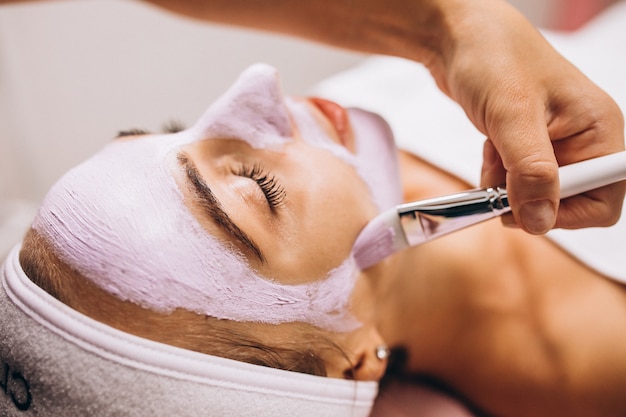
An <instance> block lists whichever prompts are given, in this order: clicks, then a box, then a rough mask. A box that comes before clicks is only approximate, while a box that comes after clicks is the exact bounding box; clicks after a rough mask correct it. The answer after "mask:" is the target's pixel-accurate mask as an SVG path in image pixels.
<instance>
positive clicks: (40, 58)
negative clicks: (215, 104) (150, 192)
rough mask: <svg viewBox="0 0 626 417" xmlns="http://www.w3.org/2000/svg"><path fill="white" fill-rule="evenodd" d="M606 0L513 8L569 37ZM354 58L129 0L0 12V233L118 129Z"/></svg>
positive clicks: (311, 79)
mask: <svg viewBox="0 0 626 417" xmlns="http://www.w3.org/2000/svg"><path fill="white" fill-rule="evenodd" d="M609 1H610V0H596V1H589V0H587V1H585V0H552V1H542V0H526V1H523V0H517V1H514V3H515V5H516V6H517V7H518V8H519V9H520V10H521V11H522V12H523V13H525V14H526V15H527V16H528V17H529V18H530V19H531V20H532V21H533V22H534V23H535V24H537V25H539V26H543V27H551V28H564V29H569V28H574V27H576V26H577V25H580V24H581V23H582V22H583V21H584V20H585V19H586V18H587V17H588V16H590V15H592V14H594V13H595V11H596V9H600V8H601V7H602V6H604V5H605V3H606V2H609ZM361 59H363V56H362V55H359V54H355V53H350V52H346V51H342V50H337V49H333V48H329V47H326V46H321V45H316V44H312V43H309V42H305V41H301V40H296V39H290V38H286V37H281V36H276V35H270V34H267V33H261V32H256V31H249V30H242V29H234V28H227V27H223V26H216V25H209V24H204V23H198V22H195V21H191V20H188V19H184V18H181V17H177V16H175V15H172V14H168V13H166V12H163V11H161V10H160V9H156V8H153V7H151V6H147V5H145V4H143V3H139V2H135V1H132V0H126V1H124V0H91V1H76V0H75V1H67V0H66V1H58V2H50V3H46V2H39V3H26V4H19V5H8V6H0V232H3V233H5V232H6V231H7V230H14V233H15V234H18V235H19V234H20V233H21V228H22V227H23V223H24V221H25V219H26V220H28V218H29V216H31V215H32V211H29V208H32V207H35V206H36V205H37V203H38V202H39V201H40V199H41V198H42V197H43V195H44V193H45V191H46V190H47V189H48V188H49V187H50V186H51V185H52V183H53V182H54V181H55V180H56V179H57V178H58V177H59V176H60V175H61V174H62V173H63V172H65V171H66V170H67V169H68V168H69V167H71V166H73V165H75V164H76V163H78V162H80V161H81V160H83V159H85V158H86V157H87V156H89V155H91V154H92V153H94V152H95V151H96V150H97V149H99V148H100V147H102V145H103V144H104V143H106V142H108V141H109V140H111V138H113V137H114V136H115V134H116V133H117V132H118V131H119V130H122V129H127V128H131V127H140V128H146V129H149V130H154V131H156V130H159V129H160V128H161V126H162V125H163V123H165V122H167V121H169V120H177V121H181V122H183V123H185V124H191V123H192V122H193V121H194V120H195V119H196V118H197V117H198V116H199V115H200V114H201V113H202V112H203V111H204V109H205V108H206V107H207V106H208V104H210V103H211V102H212V101H213V100H214V99H215V98H216V97H217V95H219V94H220V93H221V92H223V91H224V90H225V89H226V88H227V87H228V86H229V85H230V83H231V82H232V81H233V80H234V78H235V77H236V75H237V74H238V73H239V72H240V71H241V70H242V69H244V68H245V67H247V66H248V65H249V64H251V63H254V62H258V61H263V62H267V63H270V64H272V65H274V66H276V67H277V68H278V69H279V70H280V72H281V76H282V80H283V85H284V88H285V91H286V92H287V93H289V94H293V95H298V94H303V93H305V92H306V90H307V89H308V87H309V86H311V85H312V84H314V83H315V82H317V81H319V80H321V79H323V78H324V77H326V76H328V75H331V74H333V73H336V72H338V71H340V70H342V69H345V68H348V67H350V66H353V65H354V64H356V63H358V62H359V61H360V60H361ZM7 233H8V232H6V233H5V240H6V239H9V240H11V239H13V238H14V237H13V236H10V237H8V238H7V237H6V236H7ZM8 234H11V233H8ZM1 241H2V236H0V255H1V254H2V242H1Z"/></svg>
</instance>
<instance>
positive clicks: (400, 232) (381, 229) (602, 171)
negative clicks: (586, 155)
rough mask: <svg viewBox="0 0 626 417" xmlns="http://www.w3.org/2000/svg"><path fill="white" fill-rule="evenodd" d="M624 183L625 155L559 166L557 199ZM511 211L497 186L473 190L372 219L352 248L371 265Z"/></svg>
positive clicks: (361, 260) (357, 257)
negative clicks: (558, 195) (559, 188)
mask: <svg viewBox="0 0 626 417" xmlns="http://www.w3.org/2000/svg"><path fill="white" fill-rule="evenodd" d="M625 179H626V151H623V152H619V153H615V154H610V155H605V156H601V157H598V158H593V159H589V160H586V161H582V162H577V163H574V164H571V165H565V166H562V167H560V168H559V180H560V185H561V199H564V198H567V197H571V196H574V195H576V194H580V193H582V192H585V191H589V190H593V189H595V188H599V187H602V186H604V185H608V184H612V183H614V182H618V181H622V180H625ZM510 211H511V208H510V207H509V201H508V196H507V192H506V190H505V189H504V188H502V187H489V188H480V189H473V190H468V191H463V192H460V193H455V194H451V195H447V196H443V197H437V198H431V199H428V200H422V201H416V202H413V203H407V204H401V205H399V206H396V207H394V208H392V209H390V210H387V211H384V212H383V213H381V214H379V215H378V216H376V217H375V218H374V219H373V220H372V221H370V222H369V223H368V224H367V225H366V226H365V228H364V229H363V230H362V231H361V233H360V234H359V236H358V237H357V239H356V242H355V244H354V247H353V254H354V258H355V260H356V263H357V265H358V266H359V267H360V268H361V269H365V268H367V267H370V266H372V265H374V264H376V263H377V262H379V261H381V260H382V259H384V258H386V257H387V256H390V255H392V254H394V253H396V252H398V251H401V250H403V249H406V248H409V247H413V246H417V245H421V244H422V243H426V242H429V241H431V240H433V239H436V238H438V237H440V236H444V235H447V234H449V233H452V232H455V231H457V230H461V229H464V228H466V227H468V226H472V225H474V224H477V223H480V222H483V221H485V220H488V219H491V218H493V217H497V216H501V215H503V214H505V213H508V212H510Z"/></svg>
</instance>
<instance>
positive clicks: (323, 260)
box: [35, 65, 400, 331]
mask: <svg viewBox="0 0 626 417" xmlns="http://www.w3.org/2000/svg"><path fill="white" fill-rule="evenodd" d="M68 174H69V175H68V178H67V179H62V180H61V181H60V185H57V186H55V187H57V188H60V190H57V191H56V192H51V193H50V195H49V197H48V198H47V201H46V202H44V205H43V207H42V211H41V212H40V215H39V219H38V220H37V221H36V223H35V225H36V228H39V229H40V232H41V231H43V232H46V231H47V232H48V233H47V234H48V238H49V239H52V240H54V239H57V242H56V244H57V245H56V246H57V249H58V251H60V252H61V254H63V253H65V257H64V256H61V257H62V258H64V260H65V261H66V262H67V263H69V264H70V265H71V266H73V267H75V268H76V269H77V270H78V271H79V272H81V273H82V274H83V275H85V276H86V277H87V278H89V279H92V280H93V281H94V282H95V283H96V284H98V285H99V286H101V287H102V288H103V289H105V290H107V291H109V292H111V293H113V294H114V295H116V296H117V297H118V298H120V299H122V300H129V301H133V302H135V303H137V304H139V305H142V306H144V307H147V308H151V309H156V310H162V311H163V310H165V311H171V310H173V309H176V308H185V309H189V310H191V311H195V312H197V313H200V314H206V315H210V316H214V317H217V318H224V319H231V320H236V321H258V322H266V323H273V324H276V323H280V322H286V321H301V322H308V323H310V324H313V325H316V326H319V327H323V328H328V329H332V330H340V331H341V330H344V331H345V330H348V329H349V328H353V327H354V326H355V323H356V322H357V321H358V317H357V320H356V321H355V320H354V317H351V316H350V315H349V314H348V313H347V310H349V304H350V297H351V294H352V291H353V289H354V287H355V285H356V280H357V278H358V275H359V271H358V270H357V269H356V265H355V263H354V260H353V259H352V256H351V250H352V245H353V243H354V241H355V239H356V237H357V235H358V233H359V232H360V231H361V229H362V228H363V227H364V226H365V224H366V223H367V222H368V221H369V220H370V219H371V218H372V217H374V216H375V215H376V214H377V213H378V212H379V211H380V210H381V209H384V208H387V207H390V206H392V205H395V204H397V203H398V202H399V198H400V190H399V184H400V181H399V178H398V173H397V166H396V164H395V148H394V146H393V142H392V138H391V135H390V132H389V129H388V127H387V126H386V124H384V122H382V120H381V119H380V118H378V117H376V116H374V115H371V114H369V113H365V112H362V111H358V110H350V111H346V110H344V109H343V108H341V107H339V106H338V105H336V104H334V103H331V102H327V101H324V100H319V99H307V100H293V99H285V98H284V97H283V96H282V93H281V91H280V88H279V85H278V81H277V79H276V74H275V71H274V70H273V69H272V68H270V67H267V66H265V65H257V66H253V67H251V68H250V69H248V70H247V71H246V72H244V74H243V75H242V76H241V77H240V79H239V80H238V81H237V83H236V84H235V85H233V87H231V89H230V90H228V91H227V92H226V94H224V96H222V97H221V98H220V99H219V100H218V101H217V102H216V103H214V105H212V106H211V107H210V108H209V109H208V110H207V112H206V113H205V114H204V115H203V116H202V117H201V119H200V120H199V121H198V122H197V123H196V125H194V126H193V127H192V128H191V129H188V130H186V131H183V132H180V133H178V134H173V135H156V136H138V137H131V138H126V139H123V140H119V141H116V142H115V143H113V144H111V145H109V146H108V147H107V148H105V150H103V151H102V152H101V153H100V154H98V155H96V156H95V157H94V158H92V159H91V160H90V161H88V162H87V163H85V164H83V165H82V166H79V167H78V168H77V170H75V171H74V172H73V173H72V172H70V173H68ZM53 190H54V189H53ZM59 195H62V197H58V196H59ZM63 195H65V196H64V197H63ZM55 196H56V197H55ZM68 198H71V199H72V201H73V202H74V203H75V208H74V210H73V211H74V213H72V214H71V215H69V217H68V218H66V219H60V220H59V215H60V213H61V212H62V211H63V210H62V209H61V208H62V207H63V205H64V204H65V202H66V200H67V199H68ZM61 215H63V214H61ZM68 235H69V236H74V238H70V239H68V238H67V236H68ZM58 236H65V237H63V238H62V239H65V240H59V239H61V238H58ZM53 243H54V242H53Z"/></svg>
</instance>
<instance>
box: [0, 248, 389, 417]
mask: <svg viewBox="0 0 626 417" xmlns="http://www.w3.org/2000/svg"><path fill="white" fill-rule="evenodd" d="M19 249H20V247H19V246H18V247H16V248H14V249H13V251H12V252H11V253H10V254H9V256H8V258H7V260H6V261H5V264H4V266H3V267H2V289H1V290H0V335H1V336H0V415H1V416H3V417H12V416H16V417H18V416H19V417H25V416H35V415H36V416H44V417H59V416H63V417H73V416H76V417H85V416H98V417H99V416H125V417H135V416H150V417H157V416H168V417H170V416H203V417H210V416H216V417H217V416H219V417H225V416H251V417H252V416H254V417H264V416H267V417H270V416H271V417H276V416H299V417H307V416H311V417H314V416H315V417H323V416H329V417H331V416H332V417H341V416H351V417H365V416H367V415H369V413H370V410H371V407H372V404H373V401H374V398H375V396H376V393H377V384H376V383H375V382H355V381H347V380H340V379H333V378H324V377H317V376H311V375H305V374H300V373H295V372H288V371H283V370H277V369H272V368H267V367H263V366H258V365H251V364H247V363H242V362H238V361H233V360H230V359H224V358H220V357H216V356H210V355H204V354H200V353H196V352H192V351H188V350H184V349H179V348H175V347H172V346H169V345H164V344H161V343H156V342H152V341H149V340H146V339H142V338H139V337H135V336H133V335H130V334H127V333H124V332H121V331H118V330H116V329H113V328H111V327H109V326H106V325H104V324H102V323H99V322H97V321H94V320H92V319H90V318H88V317H86V316H84V315H82V314H80V313H78V312H76V311H75V310H73V309H71V308H69V307H68V306H66V305H65V304H63V303H61V302H59V301H58V300H56V299H55V298H53V297H52V296H50V295H49V294H48V293H46V292H45V291H43V290H42V289H41V288H39V287H38V286H36V285H35V284H34V283H33V282H31V281H30V280H29V279H28V277H27V276H26V275H25V273H24V271H23V270H22V268H21V266H20V264H19V260H18V255H19Z"/></svg>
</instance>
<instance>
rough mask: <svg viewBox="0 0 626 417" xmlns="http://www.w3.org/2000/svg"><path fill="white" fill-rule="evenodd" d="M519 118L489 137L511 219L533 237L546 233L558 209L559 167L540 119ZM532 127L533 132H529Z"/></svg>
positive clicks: (500, 126) (543, 122)
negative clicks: (498, 162)
mask: <svg viewBox="0 0 626 417" xmlns="http://www.w3.org/2000/svg"><path fill="white" fill-rule="evenodd" d="M524 119H525V117H524V116H523V115H522V116H519V113H518V116H517V118H515V119H514V120H510V121H507V122H506V123H502V124H499V126H498V127H499V128H498V129H495V130H493V131H492V132H489V133H490V138H491V140H492V142H493V145H494V147H495V149H496V150H497V153H498V155H499V156H500V159H501V160H502V166H503V167H504V170H505V171H506V188H507V192H508V196H509V203H510V205H511V209H512V212H513V217H514V218H515V221H516V222H517V224H518V225H519V226H520V227H521V228H522V229H524V230H525V231H527V232H529V233H532V234H543V233H546V232H548V231H549V230H550V229H552V227H554V224H555V222H556V215H557V210H558V207H559V194H560V193H559V178H558V164H557V161H556V158H555V156H554V149H553V147H552V142H551V141H550V138H549V136H548V131H547V127H546V123H545V120H544V118H543V117H537V118H536V121H535V122H534V123H529V120H528V119H526V120H524ZM529 125H534V126H535V128H529Z"/></svg>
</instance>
